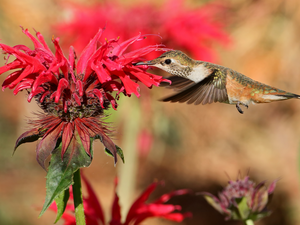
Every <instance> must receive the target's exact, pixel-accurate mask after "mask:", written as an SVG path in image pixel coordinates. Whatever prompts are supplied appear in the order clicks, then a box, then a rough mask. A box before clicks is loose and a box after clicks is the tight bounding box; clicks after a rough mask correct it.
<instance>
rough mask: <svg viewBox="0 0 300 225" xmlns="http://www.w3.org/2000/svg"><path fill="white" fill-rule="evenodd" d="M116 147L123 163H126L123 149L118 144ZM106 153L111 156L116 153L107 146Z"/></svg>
mask: <svg viewBox="0 0 300 225" xmlns="http://www.w3.org/2000/svg"><path fill="white" fill-rule="evenodd" d="M115 146H116V149H117V154H118V155H119V156H120V158H121V159H122V161H123V163H125V158H124V154H123V150H122V149H121V148H120V147H119V146H118V145H115ZM105 153H106V154H107V155H109V156H111V157H114V155H113V154H112V152H111V151H110V150H109V149H108V148H105Z"/></svg>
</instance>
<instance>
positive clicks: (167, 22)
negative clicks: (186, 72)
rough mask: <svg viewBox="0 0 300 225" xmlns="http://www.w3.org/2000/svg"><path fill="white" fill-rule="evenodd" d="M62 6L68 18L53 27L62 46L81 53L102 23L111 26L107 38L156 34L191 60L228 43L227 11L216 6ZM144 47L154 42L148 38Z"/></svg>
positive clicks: (175, 1) (177, 2)
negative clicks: (190, 55)
mask: <svg viewBox="0 0 300 225" xmlns="http://www.w3.org/2000/svg"><path fill="white" fill-rule="evenodd" d="M64 6H65V9H66V10H68V13H69V14H71V19H70V20H68V21H66V22H60V23H59V24H56V25H55V26H54V27H55V28H56V30H57V32H58V34H59V35H60V36H62V37H63V44H64V45H66V46H68V45H69V44H70V43H72V44H73V45H74V46H75V47H76V49H78V50H82V49H83V47H84V46H85V45H86V43H87V42H88V41H89V39H90V38H91V37H92V35H93V34H94V32H95V31H96V30H97V29H98V27H99V26H105V24H108V25H109V26H110V27H114V29H111V30H110V31H109V33H108V34H107V37H109V38H111V37H116V36H117V35H119V36H120V38H121V39H122V40H123V39H124V40H125V39H128V38H129V37H130V36H132V35H136V34H138V33H139V32H142V33H146V34H159V35H161V36H162V37H163V39H162V41H163V43H164V44H166V45H167V46H169V47H172V48H174V49H181V50H183V51H188V52H190V54H192V56H193V57H195V58H197V59H201V60H206V61H214V60H216V58H217V55H216V53H215V51H214V49H213V47H214V44H220V45H223V46H225V45H227V44H228V43H229V36H228V35H227V34H226V32H225V31H224V29H223V27H224V23H225V21H224V18H225V17H226V15H227V10H226V8H225V7H224V5H221V4H217V3H209V4H206V5H204V6H201V7H197V8H187V7H185V6H184V1H183V0H169V1H165V2H164V4H163V5H162V6H160V7H158V6H156V5H154V4H153V3H146V2H139V4H134V5H133V6H132V7H126V6H124V5H121V4H120V3H119V2H118V1H116V0H115V1H105V2H104V3H99V4H95V5H92V6H90V7H87V6H83V5H78V4H71V3H68V4H65V5H64ZM69 14H68V15H69ZM147 44H148V45H152V44H154V42H153V40H151V39H148V40H147ZM151 57H152V58H154V57H155V56H151Z"/></svg>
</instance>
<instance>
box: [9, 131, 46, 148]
mask: <svg viewBox="0 0 300 225" xmlns="http://www.w3.org/2000/svg"><path fill="white" fill-rule="evenodd" d="M39 138H40V133H39V131H38V129H37V128H35V129H32V130H29V131H26V132H25V133H23V134H22V135H21V136H20V137H19V138H18V140H17V141H16V145H15V148H14V152H15V151H16V149H17V147H19V146H20V145H21V144H24V143H27V142H34V141H37V140H38V139H39Z"/></svg>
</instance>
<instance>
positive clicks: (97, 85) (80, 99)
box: [0, 28, 167, 168]
mask: <svg viewBox="0 0 300 225" xmlns="http://www.w3.org/2000/svg"><path fill="white" fill-rule="evenodd" d="M22 31H23V33H24V34H25V35H27V36H28V37H29V38H30V39H31V41H32V42H33V44H34V49H33V50H31V49H30V48H28V47H27V46H24V45H16V46H14V47H10V46H8V45H5V44H0V48H1V49H2V50H3V52H4V53H6V54H7V63H6V64H5V65H4V66H2V67H0V75H1V74H3V73H4V72H8V71H9V72H11V73H10V75H9V76H8V77H7V78H6V79H5V81H4V82H3V84H2V89H3V90H4V89H5V88H9V89H14V94H17V93H18V92H20V91H22V90H27V92H28V99H27V100H28V102H30V101H31V100H32V99H33V98H34V99H35V100H36V101H37V102H38V104H39V106H40V107H41V109H43V111H44V112H45V115H40V116H39V117H40V118H39V120H36V121H32V122H31V124H32V125H33V127H34V128H33V129H32V130H30V131H27V132H25V133H24V134H22V135H21V136H20V138H19V139H18V141H17V143H16V147H18V146H19V145H20V144H22V143H25V142H28V141H32V140H37V139H39V138H41V141H40V143H39V144H38V146H37V150H36V152H37V160H38V162H39V163H40V165H41V166H42V167H43V168H45V167H44V161H45V159H46V158H47V157H48V156H49V155H50V154H51V152H52V151H53V150H54V148H55V147H56V146H57V145H58V144H59V143H57V142H58V141H61V142H62V152H61V154H62V157H63V155H64V153H65V151H66V150H67V149H68V148H69V147H70V146H71V147H70V148H71V151H73V148H72V143H73V142H74V141H81V144H82V146H83V147H84V149H85V151H86V153H87V154H89V155H90V152H91V151H90V147H91V144H90V139H91V138H99V139H100V140H101V141H102V142H103V144H104V146H105V147H106V148H107V149H108V150H109V151H110V152H111V153H112V154H113V155H114V157H115V162H116V161H117V158H116V152H117V150H116V147H115V145H114V144H113V142H112V141H111V139H110V138H109V137H108V134H107V133H109V132H108V131H109V130H108V129H107V128H106V127H105V125H106V124H105V123H103V122H101V121H100V120H99V118H100V117H103V115H104V111H105V110H107V109H108V108H109V106H112V107H113V108H114V109H116V108H117V100H118V98H119V95H120V93H123V94H124V95H125V96H130V95H131V94H135V95H136V96H139V92H138V90H139V84H138V81H140V82H142V83H143V84H145V85H146V86H147V87H149V88H151V87H152V85H156V86H158V85H159V84H160V82H161V81H166V80H165V79H163V78H162V77H161V76H157V75H153V74H150V73H147V72H146V70H147V68H146V67H144V68H138V67H135V66H134V64H135V63H137V62H139V61H141V60H143V59H144V58H143V56H144V55H146V54H148V53H150V52H153V51H161V50H167V49H163V48H162V46H161V45H152V46H146V47H143V48H139V49H137V50H135V51H131V52H127V53H126V52H125V51H126V49H127V48H128V47H129V46H130V45H132V44H133V43H135V42H140V41H143V40H144V39H145V38H146V36H145V35H141V34H139V35H137V36H136V37H133V38H131V39H129V40H127V41H124V42H121V43H119V39H112V40H107V41H105V42H104V43H102V44H101V45H100V46H99V47H98V42H99V39H100V37H101V35H102V33H103V29H99V30H98V32H97V34H96V35H95V37H94V38H93V39H92V40H91V41H90V42H89V44H88V45H87V46H86V47H85V49H84V50H83V52H82V54H81V56H80V57H79V59H78V61H77V57H76V53H75V51H74V49H73V47H70V51H69V58H66V57H65V56H64V54H63V52H62V49H61V47H60V45H59V38H55V39H54V38H52V42H53V44H54V47H55V53H52V51H51V50H50V48H49V47H48V45H47V44H46V42H45V40H44V38H43V36H42V35H41V34H40V33H39V32H36V36H37V38H35V37H33V36H32V35H31V34H30V33H29V31H28V30H27V29H26V30H24V29H23V28H22ZM11 55H13V56H15V58H16V59H14V60H13V61H12V62H10V63H8V60H9V58H10V56H11ZM12 70H13V71H12ZM112 92H116V95H115V97H113V95H112ZM76 136H78V137H76ZM74 146H75V145H74ZM90 156H91V155H90Z"/></svg>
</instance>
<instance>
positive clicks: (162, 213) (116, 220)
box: [50, 176, 192, 225]
mask: <svg viewBox="0 0 300 225" xmlns="http://www.w3.org/2000/svg"><path fill="white" fill-rule="evenodd" d="M82 178H83V180H84V183H85V185H86V187H87V192H88V196H87V197H83V205H84V209H85V210H84V212H85V218H86V224H87V225H105V224H109V225H130V224H134V225H138V224H141V223H142V222H143V221H144V220H146V219H147V218H150V217H161V218H164V219H167V220H171V221H175V222H181V221H182V220H183V219H184V218H186V217H190V216H191V215H192V214H191V213H181V212H175V211H180V210H181V207H180V206H179V205H172V204H165V203H166V202H167V201H169V199H170V198H172V197H173V196H178V195H184V194H187V193H189V192H190V191H189V190H177V191H174V192H171V193H168V194H164V195H162V196H161V197H160V198H158V199H157V200H155V201H154V202H152V203H148V204H147V203H146V201H147V199H148V198H149V196H150V194H151V193H152V192H153V191H154V190H155V188H156V187H157V185H158V183H153V184H151V185H150V186H149V187H148V188H147V189H146V190H145V191H144V192H143V193H142V194H141V195H140V196H139V197H138V199H137V200H136V201H135V202H134V203H133V204H132V206H131V208H130V210H129V212H128V214H127V217H126V220H125V221H124V222H122V218H121V212H120V210H121V208H120V205H119V197H118V195H117V193H116V192H115V197H114V200H113V204H112V211H111V219H110V222H106V221H105V217H104V213H103V210H102V207H101V204H100V202H99V200H98V199H97V196H96V194H95V192H94V190H93V189H92V187H91V185H90V184H89V182H88V181H87V179H86V178H85V177H84V176H82ZM115 185H116V186H117V179H116V180H115ZM115 188H116V187H115ZM70 198H71V199H72V198H73V195H72V192H71V191H70ZM50 209H52V210H54V211H56V205H55V203H52V205H51V206H50ZM72 213H74V206H73V204H67V207H66V212H65V213H64V214H63V215H62V218H63V219H64V220H65V222H64V225H75V224H76V221H75V217H74V214H72Z"/></svg>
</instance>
